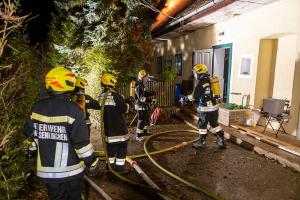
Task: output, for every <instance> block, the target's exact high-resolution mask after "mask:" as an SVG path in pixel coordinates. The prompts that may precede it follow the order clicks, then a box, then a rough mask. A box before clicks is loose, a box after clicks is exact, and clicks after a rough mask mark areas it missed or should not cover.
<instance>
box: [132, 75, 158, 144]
mask: <svg viewBox="0 0 300 200" xmlns="http://www.w3.org/2000/svg"><path fill="white" fill-rule="evenodd" d="M147 82H148V74H147V72H146V71H145V70H141V71H139V73H138V80H137V82H136V84H135V110H136V112H137V115H138V122H137V127H136V140H137V141H144V139H145V136H147V135H148V126H149V125H150V120H149V117H150V116H149V111H150V103H151V97H152V96H153V95H154V94H155V93H154V92H150V91H147V88H146V83H147Z"/></svg>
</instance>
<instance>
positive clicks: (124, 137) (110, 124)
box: [99, 74, 130, 174]
mask: <svg viewBox="0 0 300 200" xmlns="http://www.w3.org/2000/svg"><path fill="white" fill-rule="evenodd" d="M116 82H117V79H116V77H115V76H113V75H111V74H104V75H103V76H102V77H101V83H102V85H103V86H104V91H103V92H102V94H101V95H100V98H99V101H100V102H101V103H102V101H103V100H105V98H106V100H105V104H104V116H103V121H104V134H105V136H106V138H105V140H106V147H107V156H108V158H109V162H110V165H112V167H113V168H114V170H115V171H117V172H118V173H120V174H126V173H129V172H130V169H127V168H126V167H125V159H126V155H127V144H128V140H129V134H128V129H127V125H126V121H125V117H124V114H125V113H126V112H127V111H128V108H129V105H128V104H126V102H125V99H124V98H123V96H121V95H120V94H118V93H117V92H116V91H115V90H114V89H113V88H114V87H115V84H116Z"/></svg>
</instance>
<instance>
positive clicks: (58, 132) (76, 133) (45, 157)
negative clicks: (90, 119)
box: [24, 94, 94, 182]
mask: <svg viewBox="0 0 300 200" xmlns="http://www.w3.org/2000/svg"><path fill="white" fill-rule="evenodd" d="M24 133H25V135H26V136H27V137H32V138H33V139H34V142H35V143H36V146H37V163H36V165H37V176H38V177H39V178H41V179H42V180H43V181H44V182H62V181H66V179H74V178H78V176H81V175H82V172H83V171H84V169H85V165H84V162H85V163H86V164H87V165H89V164H90V163H92V162H93V161H94V157H93V155H92V154H93V145H92V144H91V143H90V142H89V135H88V128H87V125H86V123H85V120H84V115H83V111H82V110H81V109H80V108H79V106H78V105H77V104H76V103H74V102H72V101H71V100H70V96H68V95H66V94H60V95H54V96H50V97H49V98H47V99H44V100H40V101H38V102H37V103H35V104H34V105H33V107H32V111H31V115H30V119H29V120H28V122H27V123H26V124H25V127H24Z"/></svg>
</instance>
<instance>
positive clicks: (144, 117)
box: [136, 110, 150, 135]
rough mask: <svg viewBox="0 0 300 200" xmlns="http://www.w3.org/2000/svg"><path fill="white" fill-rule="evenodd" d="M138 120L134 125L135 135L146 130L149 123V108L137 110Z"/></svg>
mask: <svg viewBox="0 0 300 200" xmlns="http://www.w3.org/2000/svg"><path fill="white" fill-rule="evenodd" d="M137 115H138V122H137V127H136V133H137V135H141V134H143V133H144V132H147V130H148V126H149V124H150V120H149V110H138V111H137Z"/></svg>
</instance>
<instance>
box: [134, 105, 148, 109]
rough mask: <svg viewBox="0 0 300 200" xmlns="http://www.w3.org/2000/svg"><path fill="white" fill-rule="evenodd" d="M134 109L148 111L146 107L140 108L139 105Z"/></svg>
mask: <svg viewBox="0 0 300 200" xmlns="http://www.w3.org/2000/svg"><path fill="white" fill-rule="evenodd" d="M134 109H135V110H147V109H146V108H145V107H143V106H139V105H135V106H134Z"/></svg>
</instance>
